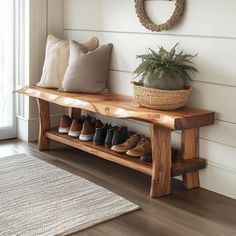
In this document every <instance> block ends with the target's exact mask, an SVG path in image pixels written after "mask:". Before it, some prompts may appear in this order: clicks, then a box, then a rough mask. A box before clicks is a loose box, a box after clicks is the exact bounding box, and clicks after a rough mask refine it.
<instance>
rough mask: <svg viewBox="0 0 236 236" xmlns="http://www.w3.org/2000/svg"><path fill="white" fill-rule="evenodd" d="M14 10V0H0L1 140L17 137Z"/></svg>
mask: <svg viewBox="0 0 236 236" xmlns="http://www.w3.org/2000/svg"><path fill="white" fill-rule="evenodd" d="M14 10H15V7H14V0H7V1H6V0H0V29H1V33H0V139H8V138H13V137H15V136H16V125H15V102H14V93H13V91H14V84H15V82H14Z"/></svg>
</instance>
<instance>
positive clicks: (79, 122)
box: [68, 118, 84, 138]
mask: <svg viewBox="0 0 236 236" xmlns="http://www.w3.org/2000/svg"><path fill="white" fill-rule="evenodd" d="M83 123H84V119H82V118H78V119H73V121H72V124H71V126H70V130H69V132H68V135H69V136H71V137H74V138H78V137H79V136H80V133H81V130H82V128H83Z"/></svg>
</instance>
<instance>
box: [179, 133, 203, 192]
mask: <svg viewBox="0 0 236 236" xmlns="http://www.w3.org/2000/svg"><path fill="white" fill-rule="evenodd" d="M198 136H199V129H188V130H183V131H182V137H181V144H182V153H183V160H188V159H191V158H194V157H198V156H199V138H198ZM183 181H184V186H185V188H187V189H192V188H196V187H199V186H200V180H199V172H198V171H193V172H191V173H187V174H184V175H183Z"/></svg>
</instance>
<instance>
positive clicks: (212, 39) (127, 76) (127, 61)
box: [64, 0, 236, 198]
mask: <svg viewBox="0 0 236 236" xmlns="http://www.w3.org/2000/svg"><path fill="white" fill-rule="evenodd" d="M186 3H187V6H186V9H185V13H184V17H183V20H182V21H181V23H180V24H179V25H178V26H177V27H175V28H174V29H173V30H170V31H167V32H163V33H152V32H150V31H148V30H146V29H145V28H143V27H142V26H141V25H140V23H139V21H138V19H137V17H136V14H135V9H134V1H133V0H86V1H84V0H64V35H65V37H66V38H69V39H75V40H78V41H83V40H86V39H87V38H89V37H90V36H92V35H95V36H98V37H99V39H100V42H101V44H105V43H110V42H111V43H113V44H114V50H113V55H112V62H111V68H110V76H109V87H110V90H111V91H112V92H116V93H121V94H127V95H132V94H133V91H132V86H131V84H130V81H131V79H132V77H133V75H132V73H131V72H132V71H133V70H134V68H135V67H136V66H137V65H138V63H139V61H137V60H136V59H135V56H136V55H138V54H142V53H144V52H145V51H146V50H147V48H149V47H151V48H154V49H155V48H157V45H162V46H164V47H166V48H168V49H170V48H171V47H172V46H173V45H174V44H175V43H177V42H179V43H180V47H181V48H183V49H184V50H185V51H186V52H189V53H196V52H198V56H197V58H196V59H195V62H196V64H197V67H198V69H199V73H198V74H197V75H196V76H195V78H194V82H193V83H192V85H193V87H194V91H193V94H192V96H191V99H190V102H189V104H190V105H191V106H195V107H201V108H206V109H211V110H214V111H215V112H216V121H215V125H214V126H211V127H205V128H202V129H201V132H200V137H201V140H200V154H201V156H202V157H205V158H207V160H208V167H207V169H206V170H203V171H201V186H202V187H204V188H206V189H209V190H212V191H215V192H218V193H221V194H224V195H227V196H230V197H232V198H236V184H235V183H236V105H235V102H236V66H235V62H236V56H235V55H236V28H235V27H234V23H235V22H236V14H235V9H236V1H235V0H225V1H224V2H223V1H220V0H208V1H205V0H186ZM146 5H147V12H148V13H149V15H150V17H151V18H152V19H153V20H154V21H157V22H158V21H163V20H165V19H167V17H168V16H169V15H170V14H171V12H172V11H173V8H174V2H168V1H158V0H156V1H153V0H152V1H146ZM122 122H125V121H122ZM129 125H130V126H132V127H133V128H134V129H139V128H140V127H142V129H143V132H145V133H147V129H148V128H147V126H146V125H145V124H143V123H140V122H138V123H137V122H135V123H130V122H129ZM173 136H174V145H178V144H179V134H177V133H174V134H173Z"/></svg>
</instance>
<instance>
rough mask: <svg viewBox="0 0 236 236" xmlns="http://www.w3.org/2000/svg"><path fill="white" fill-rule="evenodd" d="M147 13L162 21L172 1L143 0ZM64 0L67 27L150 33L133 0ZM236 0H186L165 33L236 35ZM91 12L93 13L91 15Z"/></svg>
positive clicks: (170, 7)
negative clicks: (180, 16) (175, 22)
mask: <svg viewBox="0 0 236 236" xmlns="http://www.w3.org/2000/svg"><path fill="white" fill-rule="evenodd" d="M146 2H147V3H146V7H147V13H148V15H149V16H150V18H151V19H153V21H154V22H155V23H160V22H164V21H165V20H166V18H167V17H169V16H170V15H171V13H172V11H173V7H174V6H173V5H174V3H173V2H168V1H146ZM84 3H85V2H84V0H65V4H64V5H65V10H64V15H65V23H64V28H66V29H88V30H103V31H122V32H141V33H151V32H150V31H148V30H146V29H145V28H144V27H142V26H141V24H140V23H139V20H138V18H137V16H136V14H135V7H134V1H133V0H112V1H111V0H86V4H84ZM235 9H236V1H235V0H224V2H223V3H222V1H215V0H207V1H206V0H191V1H186V9H185V12H184V15H183V19H182V20H181V22H180V24H178V26H177V27H175V28H173V29H172V30H169V31H167V32H164V34H165V33H168V34H181V35H196V36H211V37H236V28H234V27H232V25H233V23H234V22H236V14H235ZM91 16H92V17H91Z"/></svg>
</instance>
